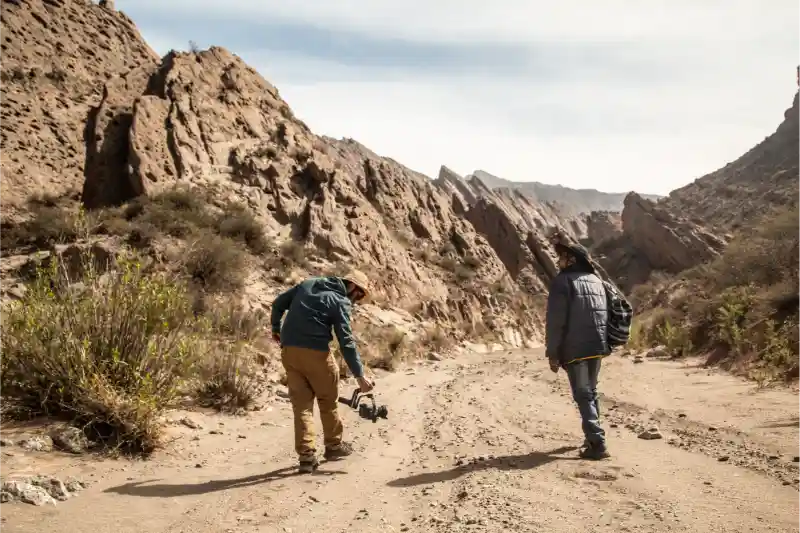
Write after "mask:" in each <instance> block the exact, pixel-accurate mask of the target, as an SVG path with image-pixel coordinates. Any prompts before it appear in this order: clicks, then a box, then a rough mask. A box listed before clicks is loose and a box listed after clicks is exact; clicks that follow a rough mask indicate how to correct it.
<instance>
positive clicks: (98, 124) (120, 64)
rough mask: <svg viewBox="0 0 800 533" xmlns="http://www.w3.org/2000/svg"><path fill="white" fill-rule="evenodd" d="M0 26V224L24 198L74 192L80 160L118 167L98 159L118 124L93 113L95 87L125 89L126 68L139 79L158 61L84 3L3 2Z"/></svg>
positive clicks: (119, 20) (108, 13)
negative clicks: (120, 85) (114, 82)
mask: <svg viewBox="0 0 800 533" xmlns="http://www.w3.org/2000/svg"><path fill="white" fill-rule="evenodd" d="M0 21H2V28H3V32H2V33H3V43H2V45H1V46H0V48H2V58H3V60H2V67H0V72H1V73H2V74H1V75H2V82H3V83H2V88H1V89H0V94H1V96H2V113H1V116H2V124H3V127H2V130H0V140H1V141H2V150H3V159H2V174H3V184H2V194H3V218H4V220H10V219H13V218H15V216H17V215H18V214H20V213H21V212H20V209H21V208H22V206H23V204H24V202H25V201H26V200H27V199H28V198H29V197H30V196H31V195H35V194H41V193H42V192H47V193H49V194H53V195H70V194H71V195H74V196H79V195H80V194H81V191H82V189H83V184H84V181H85V179H86V176H85V173H86V171H87V160H92V163H91V164H89V165H88V167H91V166H94V165H96V164H98V163H99V162H100V161H105V160H109V162H110V160H116V161H124V157H121V156H120V155H119V154H113V155H111V154H103V153H98V144H100V145H102V144H103V138H104V137H107V136H112V137H113V136H114V133H113V131H114V130H115V129H116V128H117V127H118V119H122V120H123V121H124V120H125V118H126V117H125V116H124V113H116V114H115V115H113V116H112V115H106V114H105V111H106V109H107V108H108V106H106V108H104V109H102V110H100V109H99V108H98V105H99V104H100V102H101V100H103V91H104V86H105V85H106V83H107V82H108V80H110V79H113V78H116V77H130V78H131V80H130V83H134V81H133V79H132V78H133V76H130V75H129V73H131V72H135V71H144V72H145V73H146V74H141V75H140V76H139V80H141V79H142V78H144V79H145V80H146V79H147V76H149V73H150V72H152V71H153V70H154V69H155V68H156V67H157V65H158V62H159V58H158V56H157V55H156V53H155V52H153V50H152V49H150V47H149V46H148V45H147V43H145V42H144V40H143V39H142V38H141V35H140V34H139V32H138V30H137V29H136V26H135V25H134V24H133V22H131V20H130V19H128V18H127V17H126V16H125V15H123V14H122V13H119V12H116V11H113V10H112V9H108V8H106V7H101V6H99V5H96V4H93V3H91V2H88V1H85V2H80V1H76V0H48V1H44V0H29V1H24V2H23V1H13V2H12V1H9V2H4V3H3V9H2V11H0ZM140 69H141V70H140ZM136 92H137V91H133V93H132V94H135V93H136ZM138 92H139V94H140V91H138ZM128 103H129V104H130V103H132V99H128ZM101 111H102V113H101ZM123 127H124V125H123ZM124 149H125V146H124V145H117V146H114V147H111V146H108V147H107V151H108V152H113V151H115V150H123V151H124ZM116 170H117V169H115V171H116Z"/></svg>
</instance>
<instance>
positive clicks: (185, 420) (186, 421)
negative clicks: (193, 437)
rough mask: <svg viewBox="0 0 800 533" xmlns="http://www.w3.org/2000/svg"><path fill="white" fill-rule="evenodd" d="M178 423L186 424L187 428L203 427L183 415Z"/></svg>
mask: <svg viewBox="0 0 800 533" xmlns="http://www.w3.org/2000/svg"><path fill="white" fill-rule="evenodd" d="M180 423H181V424H183V425H184V426H186V427H187V428H189V429H203V426H202V425H200V423H199V422H195V421H194V420H192V419H191V418H189V417H188V416H185V417H183V418H181V419H180Z"/></svg>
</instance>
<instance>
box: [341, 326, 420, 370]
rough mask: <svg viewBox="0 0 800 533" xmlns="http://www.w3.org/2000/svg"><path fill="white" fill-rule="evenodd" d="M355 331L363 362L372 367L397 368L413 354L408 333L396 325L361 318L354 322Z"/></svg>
mask: <svg viewBox="0 0 800 533" xmlns="http://www.w3.org/2000/svg"><path fill="white" fill-rule="evenodd" d="M353 333H354V334H355V337H356V342H357V346H358V351H359V355H360V356H361V359H362V362H363V363H364V364H365V365H367V366H369V367H371V368H382V369H384V370H395V369H396V368H397V366H398V365H399V364H400V363H401V362H403V361H405V360H406V359H408V358H409V357H410V356H411V354H410V353H409V350H408V348H409V346H410V344H409V342H408V337H407V334H406V333H405V332H404V331H402V330H401V329H399V328H397V327H395V326H378V325H375V324H373V323H372V322H369V321H366V320H359V321H356V322H354V325H353Z"/></svg>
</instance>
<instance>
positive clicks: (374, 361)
mask: <svg viewBox="0 0 800 533" xmlns="http://www.w3.org/2000/svg"><path fill="white" fill-rule="evenodd" d="M353 333H354V334H355V337H356V342H357V346H358V351H359V355H360V356H361V359H362V362H363V363H364V365H365V366H368V367H370V368H381V369H384V370H389V371H394V370H396V369H397V368H398V367H399V366H401V365H402V364H404V363H407V362H409V361H413V360H415V359H421V358H424V357H427V356H428V355H429V354H430V353H432V352H438V353H440V354H441V353H444V352H446V351H447V350H448V349H449V348H451V347H452V345H453V340H452V336H450V335H448V334H447V332H446V331H445V330H444V329H443V328H441V327H439V326H433V327H429V328H428V329H426V330H424V331H423V332H421V333H420V334H418V335H412V334H409V333H406V332H405V331H404V330H402V329H400V328H398V327H396V326H392V325H386V326H378V325H376V324H373V323H371V322H369V321H367V320H363V319H362V320H355V321H354V322H353ZM335 354H336V357H337V358H338V359H339V360H340V369H341V372H342V375H343V376H344V375H347V374H348V370H347V368H346V365H344V362H343V360H342V357H341V352H340V351H339V349H338V347H337V348H336V349H335Z"/></svg>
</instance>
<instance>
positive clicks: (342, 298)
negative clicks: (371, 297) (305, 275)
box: [272, 277, 364, 377]
mask: <svg viewBox="0 0 800 533" xmlns="http://www.w3.org/2000/svg"><path fill="white" fill-rule="evenodd" d="M351 310H352V303H351V302H350V299H349V298H347V290H346V288H345V284H344V281H342V279H341V278H333V277H331V278H309V279H307V280H305V281H303V282H302V283H299V284H297V285H295V286H294V287H292V288H291V289H289V290H287V291H286V292H283V293H281V294H279V295H278V297H277V298H275V301H274V302H272V331H273V332H274V333H280V335H281V346H296V347H298V348H308V349H311V350H318V351H321V352H327V351H328V350H329V349H330V346H329V345H330V342H331V340H333V335H332V334H331V328H333V329H334V331H335V332H336V337H337V338H338V339H339V348H340V349H341V350H342V355H343V356H344V360H345V362H346V363H347V366H348V367H349V368H350V372H352V374H353V376H355V377H361V376H363V375H364V368H363V366H362V365H361V358H360V357H359V356H358V350H356V341H355V339H354V338H353V331H352V330H351V329H350V313H351ZM287 311H288V313H287ZM284 313H286V319H285V320H284V321H283V327H282V328H281V318H283V315H284Z"/></svg>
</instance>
